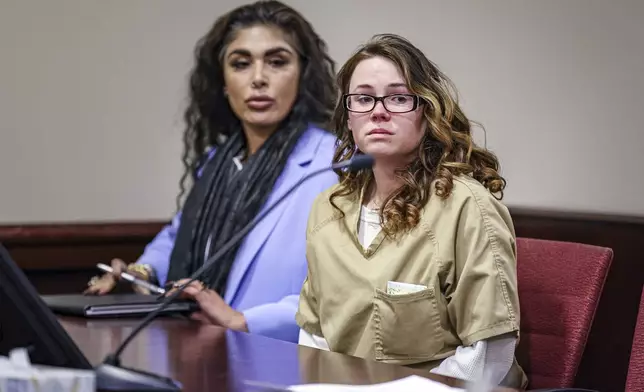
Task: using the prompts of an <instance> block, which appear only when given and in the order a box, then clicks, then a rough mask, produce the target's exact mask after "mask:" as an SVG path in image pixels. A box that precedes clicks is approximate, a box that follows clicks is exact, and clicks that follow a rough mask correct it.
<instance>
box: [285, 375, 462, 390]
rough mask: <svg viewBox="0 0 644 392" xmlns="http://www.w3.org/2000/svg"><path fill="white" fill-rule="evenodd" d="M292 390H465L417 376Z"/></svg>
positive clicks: (311, 386) (306, 385) (319, 385)
mask: <svg viewBox="0 0 644 392" xmlns="http://www.w3.org/2000/svg"><path fill="white" fill-rule="evenodd" d="M287 390H288V391H292V392H400V391H405V392H465V389H459V388H454V387H450V386H447V385H445V384H441V383H440V382H438V381H433V380H430V379H427V378H423V377H419V376H409V377H406V378H401V379H399V380H395V381H389V382H385V383H381V384H373V385H339V384H305V385H295V386H292V387H289V388H288V389H287Z"/></svg>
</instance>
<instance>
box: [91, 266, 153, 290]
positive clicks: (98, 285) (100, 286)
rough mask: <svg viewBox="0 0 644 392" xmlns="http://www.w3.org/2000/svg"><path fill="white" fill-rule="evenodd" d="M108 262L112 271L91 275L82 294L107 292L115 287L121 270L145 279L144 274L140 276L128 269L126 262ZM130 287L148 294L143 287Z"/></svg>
mask: <svg viewBox="0 0 644 392" xmlns="http://www.w3.org/2000/svg"><path fill="white" fill-rule="evenodd" d="M110 264H111V267H112V270H113V272H112V273H106V274H103V276H101V277H100V278H99V277H97V276H95V277H93V278H92V279H91V280H90V281H89V283H88V286H89V287H88V288H87V289H86V290H85V291H84V292H83V294H89V295H104V294H107V293H109V292H110V291H112V290H113V289H114V287H116V283H117V282H118V281H119V279H120V277H121V272H128V273H130V274H131V275H134V276H136V277H137V278H139V279H143V280H146V279H147V278H146V277H145V276H142V275H141V274H140V273H138V272H136V271H130V270H128V267H127V264H125V262H124V261H123V260H121V259H114V260H112V262H111V263H110ZM132 288H133V289H134V291H135V292H137V293H139V294H149V291H148V290H147V289H145V288H143V287H139V286H137V285H132Z"/></svg>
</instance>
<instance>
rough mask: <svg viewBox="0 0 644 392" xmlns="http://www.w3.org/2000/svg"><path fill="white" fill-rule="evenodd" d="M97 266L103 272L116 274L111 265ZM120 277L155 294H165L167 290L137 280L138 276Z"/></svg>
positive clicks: (126, 275)
mask: <svg viewBox="0 0 644 392" xmlns="http://www.w3.org/2000/svg"><path fill="white" fill-rule="evenodd" d="M96 266H97V267H98V269H100V270H102V271H105V272H109V273H110V274H112V273H114V270H113V269H112V267H110V266H109V265H106V264H103V263H98V264H96ZM120 277H121V278H123V279H125V280H127V281H128V282H130V283H133V284H135V285H137V286H141V287H144V288H146V289H148V290H150V291H151V292H153V293H156V294H165V290H164V289H162V288H161V287H159V286H155V285H153V284H152V283H150V282H146V281H145V280H143V279H139V278H137V277H136V276H134V275H132V274H128V273H127V272H121V276H120Z"/></svg>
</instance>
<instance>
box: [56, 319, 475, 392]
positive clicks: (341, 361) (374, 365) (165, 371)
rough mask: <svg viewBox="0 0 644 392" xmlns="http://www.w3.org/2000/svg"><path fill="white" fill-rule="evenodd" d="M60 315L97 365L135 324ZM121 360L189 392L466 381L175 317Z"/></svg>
mask: <svg viewBox="0 0 644 392" xmlns="http://www.w3.org/2000/svg"><path fill="white" fill-rule="evenodd" d="M59 320H60V322H61V324H62V325H63V327H64V328H65V330H66V331H67V332H68V333H69V335H70V336H71V337H72V339H74V341H75V342H76V344H77V345H78V346H79V347H80V349H81V350H82V351H83V353H84V354H85V355H86V356H87V358H88V359H89V361H90V362H91V363H93V364H98V363H100V362H101V361H102V360H103V358H104V357H105V355H107V354H108V353H110V352H111V351H112V350H114V349H115V348H116V347H117V346H118V344H119V343H120V342H121V341H122V340H123V339H124V338H125V336H126V335H127V334H128V333H129V332H130V331H131V330H132V327H133V326H134V325H136V320H125V319H120V320H98V321H97V320H86V319H79V318H68V317H61V318H60V319H59ZM122 365H123V366H126V367H132V368H135V369H141V370H145V371H150V372H153V373H156V374H160V375H164V376H168V377H172V378H173V379H175V380H177V381H179V382H181V383H182V384H183V386H184V389H183V390H184V391H185V392H190V391H195V392H196V391H205V390H208V391H259V389H258V388H257V387H256V386H253V385H252V383H253V382H255V383H267V384H272V385H277V386H289V385H295V384H305V383H341V384H374V383H381V382H386V381H392V380H396V379H399V378H403V377H407V376H410V375H419V376H423V377H427V378H431V379H433V380H436V381H440V382H442V383H445V384H448V385H452V386H461V385H462V382H461V381H459V380H456V379H452V378H449V377H442V376H438V375H433V374H431V373H429V372H427V371H421V370H415V369H410V368H406V367H402V366H396V365H388V364H383V363H378V362H374V361H367V360H363V359H360V358H356V357H351V356H347V355H342V354H338V353H332V352H328V351H322V350H316V349H312V348H309V347H303V346H299V345H297V344H293V343H288V342H284V341H280V340H275V339H270V338H266V337H263V336H259V335H253V334H247V333H241V332H234V331H227V330H225V329H223V328H219V327H215V326H202V325H199V324H197V323H196V322H191V321H188V320H177V319H160V320H157V321H155V322H153V323H152V324H151V325H150V327H149V328H148V329H146V330H144V331H143V332H142V333H141V334H140V335H139V336H137V337H136V338H135V339H134V340H133V341H132V344H131V345H130V346H129V347H128V348H127V349H126V350H125V351H124V353H123V357H122ZM248 382H250V383H251V384H247V383H248Z"/></svg>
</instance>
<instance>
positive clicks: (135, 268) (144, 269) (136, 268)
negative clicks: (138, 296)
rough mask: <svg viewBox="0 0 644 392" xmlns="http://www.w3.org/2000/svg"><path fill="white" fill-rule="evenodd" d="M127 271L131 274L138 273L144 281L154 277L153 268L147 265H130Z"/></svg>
mask: <svg viewBox="0 0 644 392" xmlns="http://www.w3.org/2000/svg"><path fill="white" fill-rule="evenodd" d="M127 270H128V271H131V272H136V273H138V274H139V275H141V276H142V277H143V279H144V280H148V281H149V280H150V275H152V268H151V267H150V266H149V265H147V264H134V263H133V264H130V265H128V266H127Z"/></svg>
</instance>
